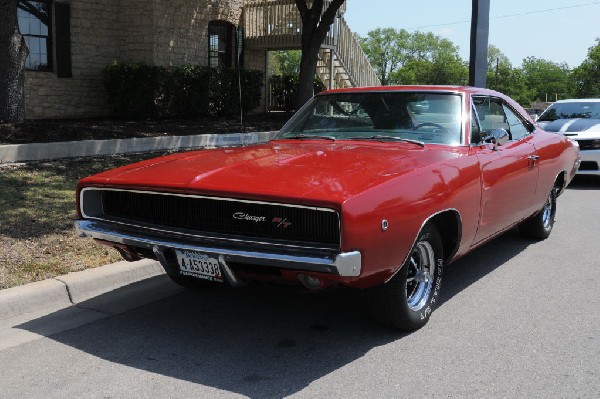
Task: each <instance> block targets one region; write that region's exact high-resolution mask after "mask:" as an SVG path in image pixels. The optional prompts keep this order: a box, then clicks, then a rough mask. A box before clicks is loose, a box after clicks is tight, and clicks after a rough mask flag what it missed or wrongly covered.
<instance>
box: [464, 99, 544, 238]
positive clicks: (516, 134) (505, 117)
mask: <svg viewBox="0 0 600 399" xmlns="http://www.w3.org/2000/svg"><path fill="white" fill-rule="evenodd" d="M473 103H474V106H475V107H474V108H475V110H476V112H475V117H476V118H477V121H476V123H479V126H480V131H481V136H482V137H485V136H486V134H489V133H490V132H491V131H492V130H494V129H498V128H502V129H505V130H506V131H507V132H508V133H509V141H508V142H507V143H506V144H505V145H501V146H494V145H493V144H480V145H473V146H472V147H471V148H472V150H473V152H474V153H475V155H476V156H477V158H478V161H479V164H480V167H481V214H480V222H479V228H478V230H477V234H476V236H475V240H474V244H477V243H479V242H481V241H483V240H485V239H487V238H489V237H491V236H493V235H494V234H496V233H498V232H501V231H503V230H506V229H507V228H508V227H510V226H512V225H514V224H515V223H517V222H518V221H520V220H522V219H523V218H525V217H526V216H528V214H529V212H530V210H531V207H532V204H533V198H534V195H535V192H536V190H537V180H538V165H537V162H536V161H537V154H536V149H535V146H534V145H533V144H532V142H531V140H532V135H531V131H530V128H529V127H528V125H527V124H525V123H524V122H523V120H522V118H521V117H519V116H518V115H519V114H518V113H517V112H516V111H514V110H513V109H512V108H510V107H509V106H508V105H507V104H506V103H505V102H504V101H503V100H502V99H499V98H494V97H489V96H480V97H474V98H473Z"/></svg>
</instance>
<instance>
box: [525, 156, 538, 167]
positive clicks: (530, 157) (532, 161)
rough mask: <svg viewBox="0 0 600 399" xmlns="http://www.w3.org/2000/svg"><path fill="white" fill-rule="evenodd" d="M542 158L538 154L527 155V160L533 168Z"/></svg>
mask: <svg viewBox="0 0 600 399" xmlns="http://www.w3.org/2000/svg"><path fill="white" fill-rule="evenodd" d="M538 159H540V157H539V156H538V155H530V156H528V157H527V161H528V162H529V167H530V168H533V167H534V166H535V163H536V162H537V160H538Z"/></svg>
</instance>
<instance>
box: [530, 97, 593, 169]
mask: <svg viewBox="0 0 600 399" xmlns="http://www.w3.org/2000/svg"><path fill="white" fill-rule="evenodd" d="M537 122H538V124H539V126H540V127H541V128H542V129H544V130H546V131H548V132H560V133H562V134H564V135H565V136H569V137H570V138H572V139H573V140H576V141H577V142H578V143H579V148H580V152H581V165H580V166H579V170H578V171H577V174H582V175H598V176H600V99H599V98H590V99H570V100H560V101H557V102H555V103H554V104H552V105H551V106H549V107H548V108H547V109H546V110H545V111H544V113H542V115H540V117H539V118H538V120H537Z"/></svg>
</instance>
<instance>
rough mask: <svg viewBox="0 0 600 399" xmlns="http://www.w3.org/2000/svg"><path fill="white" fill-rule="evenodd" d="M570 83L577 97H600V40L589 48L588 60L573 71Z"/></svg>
mask: <svg viewBox="0 0 600 399" xmlns="http://www.w3.org/2000/svg"><path fill="white" fill-rule="evenodd" d="M569 81H570V83H571V87H572V88H573V94H574V96H575V97H579V98H589V97H600V38H598V39H596V44H595V45H593V46H592V47H590V48H589V50H588V54H587V58H586V59H585V60H584V61H583V62H582V63H581V65H579V66H578V67H577V68H575V69H574V70H573V72H572V74H571V76H570V79H569Z"/></svg>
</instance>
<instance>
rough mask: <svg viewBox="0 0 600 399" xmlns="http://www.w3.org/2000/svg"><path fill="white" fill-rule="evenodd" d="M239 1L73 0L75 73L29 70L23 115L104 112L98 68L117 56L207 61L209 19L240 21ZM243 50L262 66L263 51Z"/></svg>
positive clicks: (251, 64) (156, 61)
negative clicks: (65, 75)
mask: <svg viewBox="0 0 600 399" xmlns="http://www.w3.org/2000/svg"><path fill="white" fill-rule="evenodd" d="M57 1H59V0H57ZM243 3H244V1H243V0H229V1H224V0H196V1H192V0H173V1H169V2H165V1H161V0H104V1H102V2H98V1H95V0H71V1H70V2H69V4H70V6H71V64H72V72H73V76H72V77H71V78H57V77H56V73H55V72H35V71H27V72H26V77H25V92H26V94H25V101H26V117H27V118H29V119H39V118H73V117H92V116H104V115H108V112H109V107H108V104H107V100H106V95H105V92H104V87H103V84H102V69H103V68H104V67H105V66H106V65H108V64H110V63H112V62H113V61H115V60H119V61H132V62H143V63H147V64H153V65H163V66H170V65H185V64H199V65H206V64H207V62H208V23H209V21H215V20H221V21H227V22H230V23H232V24H234V25H236V26H239V25H240V23H241V18H242V5H243ZM53 42H54V41H53ZM245 54H246V59H245V67H246V68H253V69H259V70H264V66H265V62H264V58H265V51H262V50H261V51H259V50H251V49H246V53H245ZM53 58H54V60H56V57H53ZM263 97H264V96H263ZM261 109H264V107H263V108H261Z"/></svg>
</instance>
